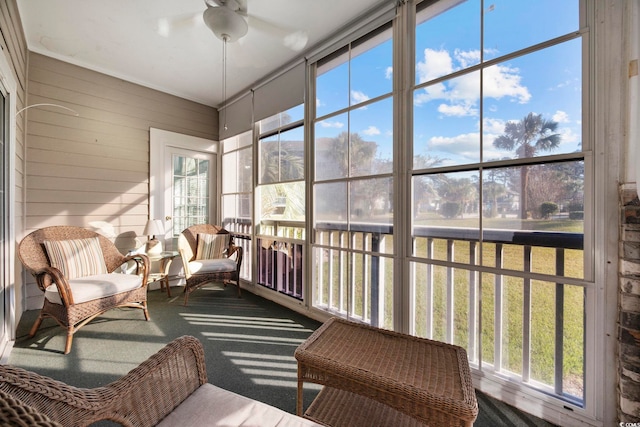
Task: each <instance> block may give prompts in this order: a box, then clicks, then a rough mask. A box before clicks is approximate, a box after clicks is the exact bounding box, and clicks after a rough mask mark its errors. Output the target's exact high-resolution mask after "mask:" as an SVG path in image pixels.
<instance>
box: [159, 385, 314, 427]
mask: <svg viewBox="0 0 640 427" xmlns="http://www.w3.org/2000/svg"><path fill="white" fill-rule="evenodd" d="M158 426H159V427H174V426H175V427H190V426H197V427H203V426H221V427H222V426H224V427H229V426H234V427H235V426H237V427H248V426H251V427H305V426H320V424H316V423H314V422H313V421H310V420H307V419H304V418H301V417H297V416H295V415H293V414H290V413H288V412H285V411H283V410H281V409H278V408H275V407H273V406H270V405H267V404H266V403H262V402H258V401H257V400H253V399H249V398H248V397H245V396H241V395H239V394H236V393H233V392H231V391H228V390H225V389H222V388H220V387H216V386H214V385H213V384H209V383H207V384H203V385H202V386H200V388H198V389H197V390H196V391H194V392H193V393H191V395H190V396H189V397H187V399H186V400H185V401H184V402H182V403H181V404H180V405H178V407H177V408H175V409H174V410H173V412H171V413H170V414H169V415H167V416H166V417H165V419H163V420H162V421H161V422H160V423H159V424H158Z"/></svg>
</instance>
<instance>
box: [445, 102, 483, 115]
mask: <svg viewBox="0 0 640 427" xmlns="http://www.w3.org/2000/svg"><path fill="white" fill-rule="evenodd" d="M438 112H439V113H441V114H444V115H445V116H457V117H464V116H477V115H478V109H477V108H473V105H471V104H469V103H464V104H462V103H460V104H454V105H452V104H440V105H439V106H438Z"/></svg>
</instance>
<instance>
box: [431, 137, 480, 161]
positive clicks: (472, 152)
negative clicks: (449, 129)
mask: <svg viewBox="0 0 640 427" xmlns="http://www.w3.org/2000/svg"><path fill="white" fill-rule="evenodd" d="M427 146H428V148H429V149H430V150H438V151H442V152H445V153H451V154H455V155H456V156H462V157H465V158H467V159H469V160H470V161H472V162H477V161H478V160H479V156H480V135H479V134H478V133H477V132H472V133H464V134H461V135H456V136H453V137H447V136H434V137H432V138H430V139H429V142H428V143H427Z"/></svg>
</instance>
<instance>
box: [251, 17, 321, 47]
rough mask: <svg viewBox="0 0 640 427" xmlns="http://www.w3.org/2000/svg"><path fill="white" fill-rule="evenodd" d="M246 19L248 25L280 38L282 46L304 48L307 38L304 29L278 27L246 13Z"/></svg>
mask: <svg viewBox="0 0 640 427" xmlns="http://www.w3.org/2000/svg"><path fill="white" fill-rule="evenodd" d="M247 21H248V23H249V27H251V28H255V29H256V30H258V31H262V32H263V33H266V34H269V35H271V36H273V37H275V38H278V39H280V40H282V44H283V45H284V46H286V47H287V48H289V49H291V50H294V51H300V50H302V49H304V48H305V46H306V45H307V42H308V40H309V37H308V35H307V32H306V31H304V30H292V29H289V28H284V27H280V26H278V25H275V24H272V23H270V22H268V21H265V20H264V19H261V18H257V17H255V16H253V15H248V17H247Z"/></svg>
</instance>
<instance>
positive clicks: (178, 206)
mask: <svg viewBox="0 0 640 427" xmlns="http://www.w3.org/2000/svg"><path fill="white" fill-rule="evenodd" d="M150 144H151V147H150V152H151V156H150V171H151V174H150V183H149V187H150V195H149V198H150V217H151V219H160V220H162V222H163V225H164V231H165V234H164V241H163V244H164V248H165V250H177V245H176V241H177V237H178V235H179V234H180V232H181V231H182V230H184V229H185V228H187V227H188V226H190V225H193V224H202V223H215V222H216V219H217V209H218V197H217V194H218V190H217V189H218V180H217V171H218V166H217V158H216V157H217V149H218V143H217V142H216V141H212V140H208V139H203V138H196V137H192V136H188V135H182V134H178V133H174V132H167V131H163V130H159V129H153V128H152V129H151V130H150ZM158 237H159V238H160V239H161V240H163V239H162V236H158Z"/></svg>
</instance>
